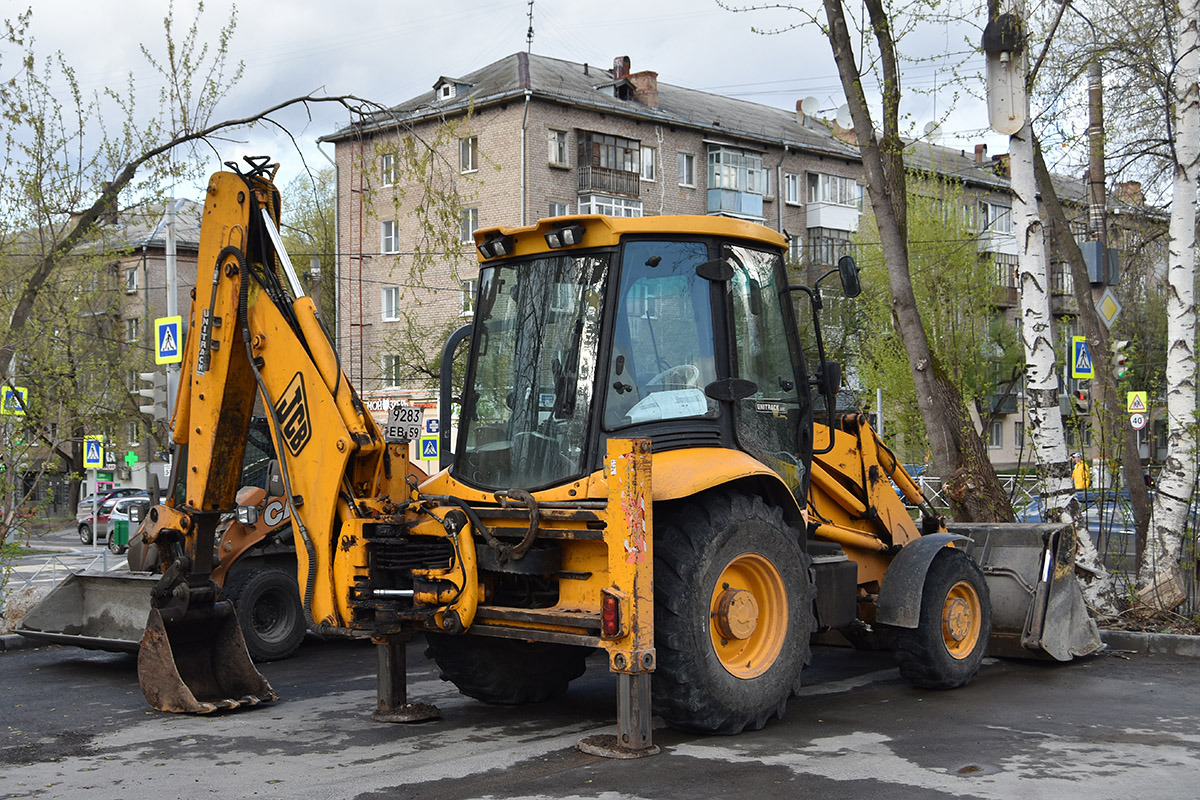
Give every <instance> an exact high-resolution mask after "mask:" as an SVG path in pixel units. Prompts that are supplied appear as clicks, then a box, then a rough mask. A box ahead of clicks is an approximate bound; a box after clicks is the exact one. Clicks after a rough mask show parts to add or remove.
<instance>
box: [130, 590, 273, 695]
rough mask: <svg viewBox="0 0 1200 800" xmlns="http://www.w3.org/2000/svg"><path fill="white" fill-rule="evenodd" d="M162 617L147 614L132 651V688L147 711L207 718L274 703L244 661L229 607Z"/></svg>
mask: <svg viewBox="0 0 1200 800" xmlns="http://www.w3.org/2000/svg"><path fill="white" fill-rule="evenodd" d="M167 614H168V617H167V618H164V616H163V613H162V612H160V611H159V609H157V608H151V609H150V618H149V619H148V620H147V621H146V630H145V633H144V634H143V636H142V646H141V649H140V650H139V651H138V683H139V684H141V687H142V694H143V695H145V696H146V702H148V703H149V704H150V705H151V706H152V707H154V708H156V709H158V710H159V711H174V712H187V713H193V714H208V713H211V712H213V711H218V710H223V709H232V708H237V707H239V706H255V705H258V704H259V703H269V702H273V701H275V700H278V699H279V695H277V694H276V693H275V690H274V689H272V688H271V685H270V684H269V683H267V679H266V678H264V677H263V676H262V674H261V673H259V671H258V670H257V669H255V667H254V664H253V663H252V662H251V661H250V655H249V653H247V652H246V642H245V640H244V639H243V638H242V629H241V627H239V626H238V622H237V616H235V615H234V613H233V605H232V604H231V603H229V602H228V601H222V602H218V603H216V604H214V605H213V606H212V607H210V608H208V609H204V613H202V614H197V613H196V612H195V611H192V612H190V613H188V614H184V615H181V616H182V618H181V619H178V620H175V621H172V620H170V617H171V616H173V615H172V614H171V613H170V610H168V612H167Z"/></svg>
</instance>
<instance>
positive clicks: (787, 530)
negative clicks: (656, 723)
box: [653, 491, 814, 734]
mask: <svg viewBox="0 0 1200 800" xmlns="http://www.w3.org/2000/svg"><path fill="white" fill-rule="evenodd" d="M799 542H800V532H799V531H797V530H796V529H795V528H793V527H791V526H790V525H788V524H787V523H786V522H785V521H784V519H783V514H782V512H781V511H780V510H779V509H778V508H774V507H770V506H767V505H766V504H765V503H764V502H763V500H762V498H761V497H758V496H755V495H745V494H740V493H737V492H732V491H713V492H706V493H704V494H701V495H698V496H697V497H695V498H692V499H689V500H686V501H684V502H682V503H679V504H676V505H674V506H672V507H670V508H669V509H664V511H663V513H662V515H661V516H659V517H658V518H657V520H656V524H655V542H654V547H655V555H654V588H655V605H654V625H655V648H656V650H657V653H658V666H657V668H656V670H655V672H654V677H653V681H654V689H653V697H654V709H655V712H656V713H658V714H660V715H661V716H662V717H663V719H664V720H666V722H667V723H668V724H670V725H672V726H674V727H677V728H684V729H686V730H693V731H700V732H702V733H721V734H735V733H740V732H741V731H742V730H745V729H747V728H748V729H750V730H758V729H759V728H762V727H763V726H764V725H765V724H766V723H767V722H768V721H769V720H770V719H772V718H773V717H778V716H782V715H783V712H784V710H785V708H786V707H787V701H788V698H789V697H790V696H791V694H792V693H793V692H794V691H795V690H796V689H798V688H799V684H800V672H801V670H802V669H803V668H804V666H805V664H807V663H808V660H809V637H810V636H811V634H812V631H813V627H814V620H813V612H812V601H813V593H814V590H813V585H812V582H811V580H810V579H809V571H808V568H809V564H810V563H811V562H810V560H809V558H808V556H807V554H805V553H804V552H803V551H802V550H801V549H800V545H799Z"/></svg>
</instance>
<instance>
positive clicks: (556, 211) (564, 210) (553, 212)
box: [549, 203, 571, 217]
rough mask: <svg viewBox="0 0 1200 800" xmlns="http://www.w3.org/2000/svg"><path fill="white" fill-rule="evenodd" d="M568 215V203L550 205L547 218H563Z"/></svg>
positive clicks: (569, 209)
mask: <svg viewBox="0 0 1200 800" xmlns="http://www.w3.org/2000/svg"><path fill="white" fill-rule="evenodd" d="M570 213H571V204H570V203H551V204H550V214H549V216H551V217H565V216H566V215H567V214H570Z"/></svg>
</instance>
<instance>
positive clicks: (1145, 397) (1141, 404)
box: [1125, 392, 1150, 414]
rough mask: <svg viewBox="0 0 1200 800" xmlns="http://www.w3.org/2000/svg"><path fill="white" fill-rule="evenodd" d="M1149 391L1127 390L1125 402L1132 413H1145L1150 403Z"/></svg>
mask: <svg viewBox="0 0 1200 800" xmlns="http://www.w3.org/2000/svg"><path fill="white" fill-rule="evenodd" d="M1149 402H1150V400H1149V393H1147V392H1126V393H1125V404H1126V407H1127V409H1128V411H1129V413H1130V414H1139V413H1140V414H1144V413H1146V409H1147V407H1148V405H1149Z"/></svg>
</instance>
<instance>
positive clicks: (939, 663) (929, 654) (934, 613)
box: [894, 547, 992, 689]
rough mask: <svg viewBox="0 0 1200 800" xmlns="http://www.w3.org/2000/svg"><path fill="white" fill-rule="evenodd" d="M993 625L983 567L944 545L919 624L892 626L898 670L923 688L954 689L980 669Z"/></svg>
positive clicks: (924, 597) (929, 580) (930, 578)
mask: <svg viewBox="0 0 1200 800" xmlns="http://www.w3.org/2000/svg"><path fill="white" fill-rule="evenodd" d="M991 630H992V605H991V600H990V598H989V597H988V591H987V582H986V579H985V578H984V577H983V572H982V571H980V569H979V566H978V565H977V564H976V563H975V562H974V561H973V560H972V559H971V557H970V556H968V555H967V554H966V553H964V552H963V551H962V550H954V549H952V548H948V547H947V548H943V549H942V550H941V551H940V552H939V553H938V554H937V556H936V557H935V558H934V559H933V563H931V564H930V565H929V571H928V572H927V573H926V574H925V588H924V590H923V592H922V596H921V619H920V623H919V624H918V626H917V627H916V628H896V629H895V630H894V637H895V639H894V641H895V657H896V663H897V664H898V665H899V667H900V674H901V675H903V676H904V677H905V678H908V680H910V681H912V683H913V684H915V685H916V686H920V687H922V688H924V689H955V688H957V687H959V686H963V685H965V684H967V683H969V682H970V681H971V679H972V678H974V677H975V674H976V673H977V672H979V665H980V664H981V663H983V657H984V655H985V654H986V653H987V645H988V638H989V637H990V635H991Z"/></svg>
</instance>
